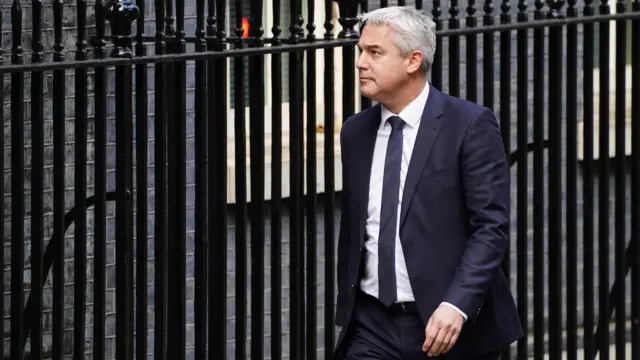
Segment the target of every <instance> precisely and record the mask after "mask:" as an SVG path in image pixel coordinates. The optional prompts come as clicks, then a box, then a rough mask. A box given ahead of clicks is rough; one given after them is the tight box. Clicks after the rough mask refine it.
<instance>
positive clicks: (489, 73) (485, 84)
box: [482, 0, 495, 110]
mask: <svg viewBox="0 0 640 360" xmlns="http://www.w3.org/2000/svg"><path fill="white" fill-rule="evenodd" d="M493 9H494V7H493V1H492V0H485V3H484V17H483V22H482V24H483V25H485V26H491V25H494V23H495V19H494V15H493ZM494 39H495V35H494V33H493V32H487V33H484V34H483V37H482V58H483V59H482V60H483V62H482V65H483V67H482V69H483V72H482V88H483V91H482V102H483V104H484V106H486V107H488V108H489V109H491V110H493V108H494V98H493V97H494V85H495V84H494V81H495V80H494V61H495V59H494V58H495V56H494V52H495V49H494V44H495V40H494Z"/></svg>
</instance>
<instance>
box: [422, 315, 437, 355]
mask: <svg viewBox="0 0 640 360" xmlns="http://www.w3.org/2000/svg"><path fill="white" fill-rule="evenodd" d="M424 334H425V339H424V344H422V351H424V352H427V351H429V348H430V347H431V346H432V345H433V341H434V340H435V339H436V336H437V335H438V327H436V326H434V325H433V321H431V320H429V322H428V323H427V327H426V329H425V330H424Z"/></svg>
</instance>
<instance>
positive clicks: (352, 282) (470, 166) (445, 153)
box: [336, 85, 523, 359]
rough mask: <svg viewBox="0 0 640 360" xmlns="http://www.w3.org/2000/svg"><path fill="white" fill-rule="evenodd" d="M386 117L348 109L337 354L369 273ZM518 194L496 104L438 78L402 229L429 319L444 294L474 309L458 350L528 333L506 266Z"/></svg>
mask: <svg viewBox="0 0 640 360" xmlns="http://www.w3.org/2000/svg"><path fill="white" fill-rule="evenodd" d="M429 86H431V85H429ZM380 121H381V119H380V105H376V106H373V107H372V108H369V109H367V110H364V111H362V112H360V113H358V114H355V115H353V116H351V117H350V118H349V119H347V120H346V121H345V123H344V124H343V128H342V131H341V135H340V142H341V151H342V172H343V192H342V215H341V220H340V234H339V239H338V260H337V272H338V273H337V279H338V298H337V307H336V325H338V326H341V327H342V330H341V331H340V334H339V336H338V342H337V347H336V348H337V350H338V351H337V352H336V354H337V355H338V356H337V357H338V358H340V353H341V350H340V349H341V346H340V345H341V343H342V340H343V339H344V336H345V332H346V330H347V328H348V325H349V321H350V319H351V314H352V310H353V306H354V300H355V294H356V291H357V289H358V287H359V281H360V279H361V276H362V268H363V258H364V256H363V255H364V250H363V249H364V246H363V245H364V240H365V218H366V212H367V201H368V197H369V196H368V194H369V176H370V173H371V158H372V155H373V147H374V144H375V140H376V135H377V130H378V127H379V126H380ZM509 197H510V180H509V165H508V162H507V156H506V152H505V149H504V144H503V142H502V138H501V136H500V130H499V127H498V123H497V121H496V118H495V116H494V115H493V113H492V112H491V111H490V110H489V109H487V108H485V107H482V106H480V105H477V104H474V103H471V102H468V101H466V100H462V99H459V98H455V97H452V96H449V95H446V94H443V93H442V92H440V91H438V90H436V89H435V88H434V87H433V86H431V88H430V89H429V97H428V99H427V103H426V106H425V108H424V112H423V114H422V121H421V123H420V128H419V129H418V134H417V138H416V141H415V147H414V149H413V155H412V157H411V160H410V163H409V169H408V172H407V178H406V183H405V188H404V194H403V198H402V208H401V212H400V215H399V216H400V238H401V242H402V248H403V251H404V254H405V258H406V264H407V270H408V272H409V279H410V282H411V286H412V289H413V292H414V297H415V299H416V305H417V307H418V310H419V312H420V317H421V318H422V320H423V321H424V324H425V326H426V323H427V321H428V320H429V317H430V316H431V314H432V313H433V312H434V311H435V310H436V308H437V307H438V306H439V305H440V303H442V302H443V301H447V302H449V303H451V304H453V305H455V306H457V307H458V308H459V309H460V310H462V311H464V312H465V313H466V314H467V316H468V320H467V322H466V323H465V325H464V326H463V329H462V332H461V334H460V337H459V339H458V341H457V343H456V345H455V346H454V347H453V348H452V350H451V351H450V352H449V353H448V354H447V357H449V358H454V359H463V358H466V357H467V356H471V355H474V354H480V353H483V352H486V351H489V350H493V349H497V348H500V347H503V346H505V345H508V344H510V343H512V342H514V341H515V340H517V339H518V338H520V337H521V336H523V331H522V326H521V324H520V320H519V317H518V313H517V310H516V306H515V302H514V299H513V296H512V294H511V291H510V288H509V283H508V281H507V279H506V277H505V275H504V273H503V271H502V269H501V264H502V260H503V257H504V256H505V255H506V254H505V253H506V252H507V249H508V245H509V213H510V199H509Z"/></svg>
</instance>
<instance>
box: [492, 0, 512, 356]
mask: <svg viewBox="0 0 640 360" xmlns="http://www.w3.org/2000/svg"><path fill="white" fill-rule="evenodd" d="M500 9H501V10H502V11H501V13H500V24H509V23H511V13H510V12H511V5H510V4H509V0H502V2H501V4H500ZM499 38H500V40H499V41H500V50H499V51H500V94H499V104H498V108H499V114H500V133H501V135H502V142H503V143H504V147H505V153H506V154H509V153H510V152H511V31H508V30H507V31H501V32H500V36H499ZM492 45H493V44H492ZM511 248H512V247H511V244H510V243H509V250H507V253H510V252H511V250H510V249H511ZM502 271H503V272H504V275H505V276H506V278H507V279H510V278H511V257H510V256H505V258H504V259H503V261H502ZM501 356H502V358H503V359H510V358H511V346H505V347H503V348H502V355H501Z"/></svg>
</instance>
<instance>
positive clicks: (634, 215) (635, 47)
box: [631, 0, 640, 359]
mask: <svg viewBox="0 0 640 360" xmlns="http://www.w3.org/2000/svg"><path fill="white" fill-rule="evenodd" d="M632 10H633V11H638V12H640V0H634V1H633V5H632ZM639 34H640V19H635V20H633V21H632V22H631V84H632V87H631V164H632V165H631V244H635V249H636V250H635V254H634V256H635V258H636V259H638V258H640V86H639V85H638V84H640V35H639ZM633 85H636V86H633ZM631 284H632V285H631V317H632V318H633V319H638V318H640V262H639V261H637V260H636V263H635V266H633V268H632V273H631ZM631 358H632V359H638V358H640V322H638V321H633V322H631Z"/></svg>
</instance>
